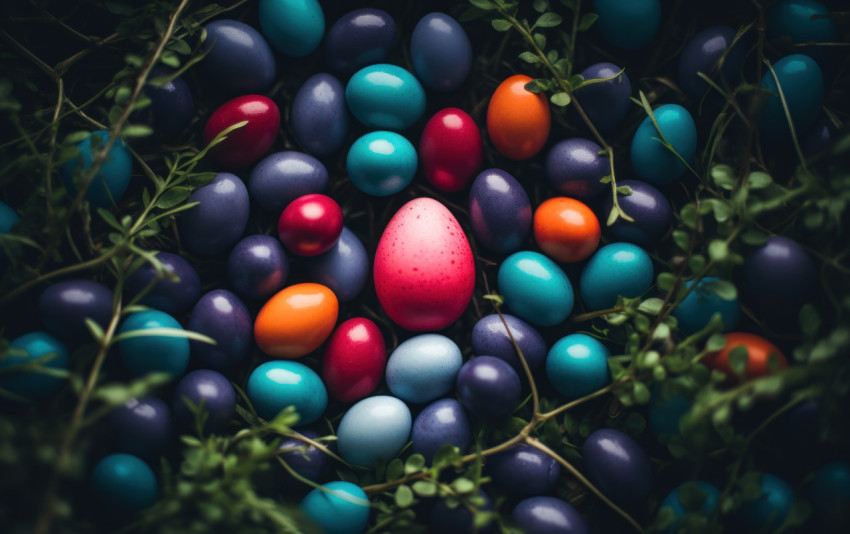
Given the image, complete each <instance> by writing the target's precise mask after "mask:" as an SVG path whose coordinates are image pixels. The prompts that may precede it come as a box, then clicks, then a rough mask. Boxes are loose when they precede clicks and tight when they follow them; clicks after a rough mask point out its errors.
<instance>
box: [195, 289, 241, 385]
mask: <svg viewBox="0 0 850 534" xmlns="http://www.w3.org/2000/svg"><path fill="white" fill-rule="evenodd" d="M187 327H188V330H191V331H193V332H198V333H199V334H204V335H206V336H209V337H211V338H213V339H214V340H215V341H216V344H215V345H211V344H209V343H204V342H201V341H190V342H189V346H190V349H191V351H192V355H193V356H195V357H196V358H197V359H198V361H200V362H201V364H202V365H203V366H205V367H211V368H213V369H226V368H228V367H232V366H234V365H236V364H238V363H239V362H241V361H242V360H244V359H245V357H246V356H247V355H248V352H249V351H250V350H251V341H252V340H253V335H254V328H253V327H254V322H253V320H252V319H251V313H250V312H249V311H248V308H247V307H245V304H244V303H243V302H242V301H241V300H239V297H237V296H236V295H234V294H233V293H231V292H230V291H228V290H226V289H214V290H212V291H210V292H209V293H207V294H206V295H204V296H203V297H201V298H200V300H198V303H197V304H195V307H194V308H193V309H192V313H191V314H190V315H189V323H188V325H187Z"/></svg>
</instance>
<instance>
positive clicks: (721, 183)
mask: <svg viewBox="0 0 850 534" xmlns="http://www.w3.org/2000/svg"><path fill="white" fill-rule="evenodd" d="M711 179H712V180H714V183H715V184H717V186H718V187H720V188H722V189H725V190H727V191H732V190H733V189H735V185H736V184H737V183H738V180H737V178H735V169H733V168H732V167H731V166H730V165H726V164H725V163H724V164H721V165H715V166H714V167H712V168H711Z"/></svg>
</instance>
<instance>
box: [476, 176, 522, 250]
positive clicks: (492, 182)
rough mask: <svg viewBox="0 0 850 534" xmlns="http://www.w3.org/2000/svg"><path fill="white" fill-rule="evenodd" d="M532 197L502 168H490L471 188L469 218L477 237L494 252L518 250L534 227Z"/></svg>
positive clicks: (478, 240)
mask: <svg viewBox="0 0 850 534" xmlns="http://www.w3.org/2000/svg"><path fill="white" fill-rule="evenodd" d="M531 219H532V216H531V201H530V200H529V199H528V194H527V193H526V192H525V189H524V188H523V187H522V185H521V184H520V183H519V182H517V181H516V179H515V178H514V177H513V176H511V175H510V174H508V173H507V172H505V171H503V170H501V169H487V170H485V171H483V172H481V173H480V174H479V175H478V176H477V177H476V178H475V181H473V182H472V187H471V188H470V190H469V220H470V223H471V224H472V232H473V233H474V234H475V238H476V241H477V242H478V243H479V244H481V245H484V246H485V247H486V248H488V249H490V250H492V251H493V252H498V253H501V254H506V253H509V252H514V251H515V250H517V249H518V248H520V246H522V243H523V241H525V238H526V236H527V235H528V232H529V230H530V229H531Z"/></svg>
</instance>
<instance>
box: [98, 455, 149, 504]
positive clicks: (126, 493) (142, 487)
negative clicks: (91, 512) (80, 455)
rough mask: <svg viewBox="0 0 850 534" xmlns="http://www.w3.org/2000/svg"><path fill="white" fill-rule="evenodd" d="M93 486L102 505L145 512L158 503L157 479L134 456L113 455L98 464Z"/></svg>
mask: <svg viewBox="0 0 850 534" xmlns="http://www.w3.org/2000/svg"><path fill="white" fill-rule="evenodd" d="M91 484H92V488H93V489H94V492H95V494H96V495H97V496H98V498H99V500H100V501H101V502H102V503H104V504H109V505H112V506H115V507H118V508H120V509H122V510H143V509H145V508H149V507H151V506H153V503H154V502H156V493H157V481H156V476H155V475H154V474H153V471H152V470H151V468H150V467H148V464H146V463H145V462H144V461H142V460H141V459H139V458H138V457H136V456H133V455H132V454H110V455H109V456H107V457H106V458H104V459H103V460H101V461H99V462H98V463H97V465H96V466H95V467H94V470H93V471H92V474H91Z"/></svg>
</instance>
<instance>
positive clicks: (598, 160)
mask: <svg viewBox="0 0 850 534" xmlns="http://www.w3.org/2000/svg"><path fill="white" fill-rule="evenodd" d="M600 152H602V147H601V146H599V145H598V144H596V143H594V142H593V141H591V140H590V139H582V138H580V137H574V138H572V139H564V140H563V141H561V142H559V143H557V144H556V145H554V146H553V147H552V148H551V149H549V153H548V154H546V178H547V179H548V180H549V183H550V184H552V187H554V188H555V189H557V190H558V191H559V192H561V193H563V194H565V195H567V196H569V197H572V198H588V197H592V196H595V195H598V194H599V193H601V192H602V191H604V190H605V189H607V188H608V186H607V185H606V184H603V183H602V182H600V181H599V180H601V179H602V177H603V176H606V175H609V174H611V165H610V163H609V161H608V156H606V155H604V154H600Z"/></svg>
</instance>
